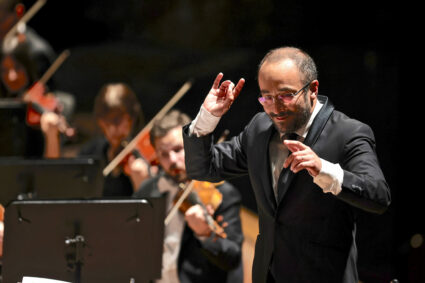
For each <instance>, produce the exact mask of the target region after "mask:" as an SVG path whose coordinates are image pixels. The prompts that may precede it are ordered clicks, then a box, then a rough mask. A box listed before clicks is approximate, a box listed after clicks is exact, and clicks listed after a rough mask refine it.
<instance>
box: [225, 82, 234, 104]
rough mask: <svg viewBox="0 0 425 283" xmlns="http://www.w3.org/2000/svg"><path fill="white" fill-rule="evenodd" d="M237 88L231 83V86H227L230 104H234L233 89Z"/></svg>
mask: <svg viewBox="0 0 425 283" xmlns="http://www.w3.org/2000/svg"><path fill="white" fill-rule="evenodd" d="M234 87H235V84H234V83H232V82H230V84H229V85H228V86H227V93H228V96H227V99H228V100H229V101H230V103H232V102H233V100H234V99H235V97H234V94H233V88H234Z"/></svg>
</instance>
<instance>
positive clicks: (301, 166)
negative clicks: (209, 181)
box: [291, 160, 313, 173]
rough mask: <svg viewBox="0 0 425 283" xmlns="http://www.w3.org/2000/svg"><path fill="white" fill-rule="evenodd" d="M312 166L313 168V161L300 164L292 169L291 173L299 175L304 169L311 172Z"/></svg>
mask: <svg viewBox="0 0 425 283" xmlns="http://www.w3.org/2000/svg"><path fill="white" fill-rule="evenodd" d="M312 166H313V161H312V160H309V161H304V162H299V163H298V164H297V165H296V166H294V167H293V168H291V171H292V172H294V173H298V172H299V171H301V170H303V169H306V170H309V169H310V168H311V167H312Z"/></svg>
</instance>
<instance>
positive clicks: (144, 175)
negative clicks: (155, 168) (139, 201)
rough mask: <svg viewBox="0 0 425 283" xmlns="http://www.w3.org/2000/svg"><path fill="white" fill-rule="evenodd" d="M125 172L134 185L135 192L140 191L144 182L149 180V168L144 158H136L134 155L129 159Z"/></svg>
mask: <svg viewBox="0 0 425 283" xmlns="http://www.w3.org/2000/svg"><path fill="white" fill-rule="evenodd" d="M124 172H125V174H127V176H129V177H130V179H131V182H132V184H133V190H134V191H135V192H136V191H137V190H139V187H140V185H141V184H142V183H143V181H144V180H146V179H148V178H149V166H148V164H146V161H144V160H143V159H142V158H136V157H135V156H134V155H130V156H129V157H128V162H127V164H126V165H125V166H124Z"/></svg>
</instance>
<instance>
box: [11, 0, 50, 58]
mask: <svg viewBox="0 0 425 283" xmlns="http://www.w3.org/2000/svg"><path fill="white" fill-rule="evenodd" d="M46 1H47V0H38V1H37V2H35V3H34V5H32V6H31V8H30V9H29V10H28V11H27V12H26V13H25V14H24V15H23V16H22V18H21V19H19V21H18V22H17V23H16V24H15V25H14V26H13V27H12V28H11V29H10V30H9V31H8V32H7V33H6V35H5V36H4V39H3V50H6V49H7V47H8V46H7V44H9V43H11V40H12V38H13V36H14V35H15V34H16V32H17V31H18V28H19V26H20V25H22V24H24V23H27V22H28V21H29V20H30V19H31V18H32V17H33V16H34V15H35V14H36V13H37V12H38V11H39V10H40V9H41V8H42V7H43V6H44V4H46ZM11 49H13V47H11Z"/></svg>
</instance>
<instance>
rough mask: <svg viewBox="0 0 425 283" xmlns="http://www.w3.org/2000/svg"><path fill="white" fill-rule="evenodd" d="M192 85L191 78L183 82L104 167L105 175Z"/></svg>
mask: <svg viewBox="0 0 425 283" xmlns="http://www.w3.org/2000/svg"><path fill="white" fill-rule="evenodd" d="M191 87H192V82H191V81H190V80H189V81H187V82H185V83H184V84H183V86H182V87H181V88H180V89H179V90H178V91H177V92H176V94H175V95H174V96H173V97H172V98H171V99H170V100H169V101H168V102H167V104H165V105H164V107H163V108H162V109H161V110H160V111H159V112H158V113H157V114H156V115H155V117H153V118H152V120H150V121H149V123H147V124H146V126H145V127H144V128H143V129H142V130H141V131H140V132H139V133H138V134H137V135H136V136H135V137H134V138H133V139H132V140H131V141H130V142H129V143H128V144H127V146H126V147H124V149H123V150H121V151H120V153H118V155H117V156H115V158H114V159H112V161H111V162H110V163H109V164H108V165H107V166H106V167H105V168H104V169H103V176H105V177H106V176H108V175H109V173H111V172H112V170H114V168H115V167H117V166H118V164H120V162H121V161H122V160H123V159H124V158H125V157H126V156H127V155H128V154H129V153H131V152H132V151H133V149H134V148H135V147H136V145H137V143H138V142H139V140H140V139H141V138H142V137H143V136H144V135H145V134H146V132H148V131H150V129H151V128H152V126H153V123H154V122H155V121H156V120H157V119H160V118H161V117H163V116H164V115H165V114H167V112H168V111H169V110H170V109H171V108H172V107H173V106H174V105H175V104H176V103H177V101H179V100H180V98H182V97H183V95H185V94H186V92H187V91H188V90H189V89H190V88H191Z"/></svg>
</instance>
